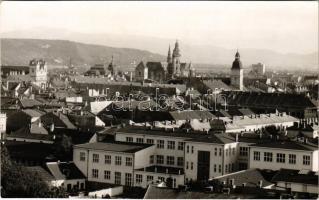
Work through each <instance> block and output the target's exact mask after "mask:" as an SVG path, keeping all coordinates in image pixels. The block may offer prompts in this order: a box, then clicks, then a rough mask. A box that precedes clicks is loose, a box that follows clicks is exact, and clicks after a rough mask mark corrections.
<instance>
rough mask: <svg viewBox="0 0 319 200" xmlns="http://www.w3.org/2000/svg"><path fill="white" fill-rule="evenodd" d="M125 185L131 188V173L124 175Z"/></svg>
mask: <svg viewBox="0 0 319 200" xmlns="http://www.w3.org/2000/svg"><path fill="white" fill-rule="evenodd" d="M125 185H126V186H132V174H131V173H125Z"/></svg>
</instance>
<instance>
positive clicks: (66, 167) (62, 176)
mask: <svg viewBox="0 0 319 200" xmlns="http://www.w3.org/2000/svg"><path fill="white" fill-rule="evenodd" d="M47 167H48V169H49V171H50V173H51V174H52V176H54V178H55V179H57V180H72V179H85V176H84V175H83V173H82V172H81V171H80V170H79V169H78V168H77V167H76V166H75V164H74V163H73V162H48V163H47Z"/></svg>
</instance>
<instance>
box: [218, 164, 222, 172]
mask: <svg viewBox="0 0 319 200" xmlns="http://www.w3.org/2000/svg"><path fill="white" fill-rule="evenodd" d="M218 172H219V173H222V165H219V166H218Z"/></svg>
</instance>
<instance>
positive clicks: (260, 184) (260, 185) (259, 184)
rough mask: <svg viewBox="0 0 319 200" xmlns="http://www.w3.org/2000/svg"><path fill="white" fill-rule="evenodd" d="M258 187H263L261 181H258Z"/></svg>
mask: <svg viewBox="0 0 319 200" xmlns="http://www.w3.org/2000/svg"><path fill="white" fill-rule="evenodd" d="M258 186H259V187H260V188H262V186H263V181H262V180H260V181H258Z"/></svg>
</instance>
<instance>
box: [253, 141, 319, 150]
mask: <svg viewBox="0 0 319 200" xmlns="http://www.w3.org/2000/svg"><path fill="white" fill-rule="evenodd" d="M250 146H251V147H266V148H276V149H291V150H303V151H315V150H318V147H317V146H315V145H311V144H308V143H306V144H304V143H300V142H295V141H270V142H263V143H257V144H252V145H250Z"/></svg>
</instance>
